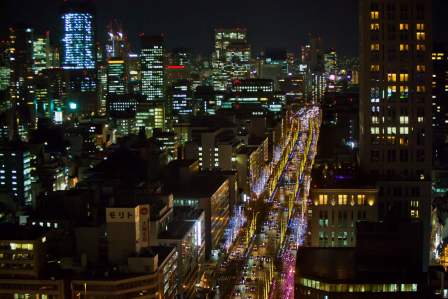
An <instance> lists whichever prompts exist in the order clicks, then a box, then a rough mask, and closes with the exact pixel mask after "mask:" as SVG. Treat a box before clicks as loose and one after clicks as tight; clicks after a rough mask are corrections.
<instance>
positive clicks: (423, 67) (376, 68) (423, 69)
mask: <svg viewBox="0 0 448 299" xmlns="http://www.w3.org/2000/svg"><path fill="white" fill-rule="evenodd" d="M376 47H377V44H372V45H371V48H376ZM415 70H416V71H417V72H419V73H424V72H426V65H424V64H418V65H417V66H416V67H415ZM370 71H371V72H379V71H380V65H379V64H371V65H370ZM387 78H388V81H392V82H395V81H396V80H397V74H394V73H388V74H387ZM394 78H395V79H394ZM405 78H409V77H408V74H406V73H404V74H400V81H402V82H405V81H407V79H406V80H405Z"/></svg>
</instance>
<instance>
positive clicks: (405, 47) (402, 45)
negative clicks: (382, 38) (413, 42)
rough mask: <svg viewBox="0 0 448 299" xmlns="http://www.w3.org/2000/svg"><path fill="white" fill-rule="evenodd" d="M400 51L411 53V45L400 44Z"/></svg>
mask: <svg viewBox="0 0 448 299" xmlns="http://www.w3.org/2000/svg"><path fill="white" fill-rule="evenodd" d="M400 51H401V52H404V51H409V44H400Z"/></svg>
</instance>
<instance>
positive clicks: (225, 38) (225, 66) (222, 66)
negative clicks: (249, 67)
mask: <svg viewBox="0 0 448 299" xmlns="http://www.w3.org/2000/svg"><path fill="white" fill-rule="evenodd" d="M232 44H233V45H236V44H239V45H240V46H239V47H238V49H237V48H235V47H232V48H234V49H233V52H234V55H232V53H229V54H228V53H227V52H228V50H229V47H230V46H231V45H232ZM243 44H246V45H245V46H242V45H243ZM248 48H249V56H250V47H249V46H248V45H247V32H246V29H245V28H229V29H215V51H214V52H213V57H212V67H213V74H212V79H213V87H214V89H215V90H221V91H222V90H226V89H227V88H228V87H229V86H230V84H231V76H232V74H231V73H232V68H230V69H229V65H230V66H231V62H232V61H235V62H236V60H237V59H239V58H242V59H243V63H242V64H243V65H244V64H245V61H246V59H245V57H246V56H248V55H247V52H248V51H247V49H248ZM237 52H238V54H237ZM235 54H237V55H236V56H237V57H235ZM234 59H235V60H234Z"/></svg>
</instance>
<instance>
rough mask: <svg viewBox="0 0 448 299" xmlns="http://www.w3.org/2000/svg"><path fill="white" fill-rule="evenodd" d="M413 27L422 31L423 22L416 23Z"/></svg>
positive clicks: (423, 27) (423, 28)
mask: <svg viewBox="0 0 448 299" xmlns="http://www.w3.org/2000/svg"><path fill="white" fill-rule="evenodd" d="M415 28H416V29H417V30H419V31H423V30H425V24H421V23H420V24H416V25H415Z"/></svg>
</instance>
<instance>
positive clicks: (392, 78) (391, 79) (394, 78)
mask: <svg viewBox="0 0 448 299" xmlns="http://www.w3.org/2000/svg"><path fill="white" fill-rule="evenodd" d="M387 81H389V82H397V74H394V73H389V74H387Z"/></svg>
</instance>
